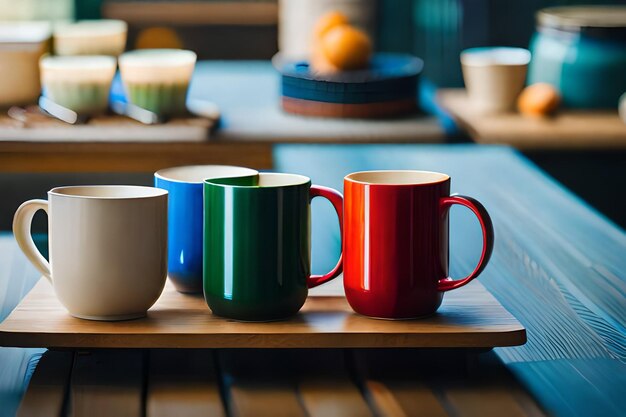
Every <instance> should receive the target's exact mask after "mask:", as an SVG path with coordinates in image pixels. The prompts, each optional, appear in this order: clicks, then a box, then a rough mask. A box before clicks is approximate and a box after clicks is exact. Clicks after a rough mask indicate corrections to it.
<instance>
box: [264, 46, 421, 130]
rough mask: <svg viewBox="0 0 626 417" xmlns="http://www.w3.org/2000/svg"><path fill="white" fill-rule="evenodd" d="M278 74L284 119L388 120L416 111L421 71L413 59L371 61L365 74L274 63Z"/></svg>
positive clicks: (380, 57)
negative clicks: (291, 116) (291, 115)
mask: <svg viewBox="0 0 626 417" xmlns="http://www.w3.org/2000/svg"><path fill="white" fill-rule="evenodd" d="M273 62H274V66H275V67H276V69H277V70H278V71H279V72H280V73H281V88H282V96H281V104H282V107H283V109H284V110H285V111H286V112H288V113H295V114H301V115H307V116H321V117H340V118H377V117H391V116H398V115H401V114H406V113H410V112H413V111H415V110H416V108H417V83H418V78H419V74H420V73H421V71H422V68H423V62H422V60H421V59H419V58H417V57H414V56H412V55H404V54H386V53H380V54H376V55H374V57H373V58H372V60H371V63H370V67H369V68H368V69H366V70H358V71H343V72H338V73H336V74H323V75H322V74H318V73H316V72H314V71H312V70H311V69H310V68H309V64H308V62H306V61H295V62H294V61H287V62H286V61H283V60H281V58H280V57H279V56H276V57H275V58H274V60H273Z"/></svg>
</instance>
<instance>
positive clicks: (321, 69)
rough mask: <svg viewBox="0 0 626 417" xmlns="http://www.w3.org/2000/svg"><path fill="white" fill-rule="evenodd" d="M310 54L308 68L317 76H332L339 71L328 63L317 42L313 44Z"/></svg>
mask: <svg viewBox="0 0 626 417" xmlns="http://www.w3.org/2000/svg"><path fill="white" fill-rule="evenodd" d="M313 45H314V46H313V51H312V52H311V60H310V68H311V70H313V71H314V72H317V73H319V74H332V73H335V72H337V71H339V68H337V67H336V66H334V65H333V64H331V63H330V61H328V59H327V58H326V56H325V55H324V52H323V51H322V48H321V46H320V43H319V42H316V43H314V44H313Z"/></svg>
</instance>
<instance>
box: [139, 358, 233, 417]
mask: <svg viewBox="0 0 626 417" xmlns="http://www.w3.org/2000/svg"><path fill="white" fill-rule="evenodd" d="M148 357H149V365H148V366H149V367H148V377H147V389H146V391H147V392H146V417H169V416H181V417H182V416H185V417H205V416H215V417H219V416H225V415H226V414H225V412H224V408H223V404H222V399H221V397H220V388H219V381H218V376H217V370H216V368H215V358H214V355H213V352H212V351H209V350H204V349H193V350H183V349H167V350H163V349H154V350H150V351H148Z"/></svg>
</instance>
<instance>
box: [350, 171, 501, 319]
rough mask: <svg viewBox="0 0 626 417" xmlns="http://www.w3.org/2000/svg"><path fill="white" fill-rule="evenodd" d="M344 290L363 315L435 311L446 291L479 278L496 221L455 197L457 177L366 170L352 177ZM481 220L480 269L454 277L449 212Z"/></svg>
mask: <svg viewBox="0 0 626 417" xmlns="http://www.w3.org/2000/svg"><path fill="white" fill-rule="evenodd" d="M344 193H345V196H344V204H345V205H344V238H343V245H344V247H343V256H344V260H343V262H344V263H343V265H344V274H343V279H344V287H345V292H346V297H347V299H348V302H349V303H350V305H351V306H352V308H353V309H354V311H356V312H357V313H360V314H363V315H366V316H370V317H377V318H386V319H408V318H414V317H421V316H426V315H430V314H433V313H434V312H435V311H437V309H438V308H439V306H440V305H441V301H442V300H443V293H444V292H445V291H449V290H453V289H456V288H459V287H461V286H463V285H465V284H467V283H468V282H470V281H471V280H473V279H474V278H476V277H477V276H478V275H479V274H480V273H481V272H482V270H483V269H484V268H485V266H486V265H487V262H488V261H489V258H490V256H491V252H492V250H493V240H494V235H493V226H492V223H491V218H490V217H489V214H488V213H487V211H486V210H485V208H484V207H483V205H482V204H480V203H479V202H478V201H476V200H474V199H473V198H471V197H465V196H460V195H453V196H451V195H450V177H449V176H448V175H446V174H440V173H437V172H428V171H365V172H356V173H353V174H350V175H348V176H346V177H345V178H344ZM453 204H459V205H462V206H465V207H467V208H469V209H470V210H471V211H472V212H473V213H474V214H475V215H476V217H478V220H479V222H480V226H481V229H482V232H483V247H482V254H481V256H480V260H479V261H478V266H476V269H474V271H473V272H472V273H471V274H470V275H468V276H467V277H465V278H462V279H458V280H454V279H452V278H450V277H449V276H448V211H449V209H450V206H452V205H453Z"/></svg>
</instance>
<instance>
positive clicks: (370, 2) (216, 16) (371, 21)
mask: <svg viewBox="0 0 626 417" xmlns="http://www.w3.org/2000/svg"><path fill="white" fill-rule="evenodd" d="M312 3H315V4H316V6H315V7H317V8H320V9H322V8H326V9H332V8H338V9H344V10H346V9H349V10H352V11H354V13H353V14H352V17H354V16H356V18H355V20H356V23H357V25H358V26H361V27H363V28H364V29H365V30H366V31H367V33H368V34H370V35H371V36H372V42H373V46H374V50H375V51H377V52H399V53H410V54H413V55H416V56H418V57H420V58H422V59H423V60H424V62H425V66H424V70H423V73H422V78H421V81H420V83H421V84H420V85H421V93H420V94H421V99H422V102H421V103H420V104H421V107H422V110H423V111H425V112H427V113H432V114H434V115H436V116H437V117H438V118H439V121H440V123H441V125H442V126H443V128H444V129H445V133H446V136H447V139H446V141H448V142H468V141H469V139H468V136H467V134H466V133H464V132H463V131H462V130H461V129H459V128H458V126H457V125H456V124H455V123H454V122H453V121H452V120H451V119H450V118H449V117H448V115H447V113H446V112H445V111H443V110H442V109H441V108H440V106H438V105H437V103H436V99H435V97H436V90H437V89H439V88H451V87H462V86H463V76H462V72H461V64H460V60H459V55H460V53H461V51H463V50H464V49H466V48H470V47H480V46H499V45H502V46H508V47H523V48H529V45H530V44H531V40H532V38H533V36H535V35H534V34H536V33H537V21H536V17H535V16H536V13H537V11H538V10H540V9H542V8H545V7H550V6H568V5H582V4H587V5H588V4H623V1H620V0H615V1H611V0H602V1H593V0H582V1H579V0H525V1H518V0H318V1H317V2H310V1H306V0H219V1H218V0H194V1H185V0H179V1H172V0H169V1H160V0H156V1H155V0H47V1H41V0H39V1H37V0H19V1H15V0H0V20H2V21H20V20H48V21H52V22H59V21H66V20H76V19H78V20H82V19H101V18H103V19H120V20H123V21H125V22H127V23H128V37H127V44H126V49H127V50H130V49H137V48H184V49H190V50H193V51H194V52H196V53H197V55H198V60H199V61H202V60H229V61H235V60H269V59H270V58H272V57H273V56H274V55H275V54H276V53H277V52H278V51H279V50H287V49H289V48H290V47H292V46H291V44H293V43H295V42H296V41H295V39H296V38H297V37H298V36H300V37H301V36H303V35H302V34H298V28H299V27H301V26H300V25H301V24H302V25H303V26H302V27H305V26H306V24H309V25H310V24H311V23H310V22H305V21H304V20H306V16H303V13H302V10H304V8H306V7H309V8H310V7H312V6H311V4H312ZM307 36H308V34H307ZM625 77H626V75H625ZM614 110H615V108H614ZM589 140H590V141H592V140H593V138H589ZM618 148H619V149H606V148H595V147H590V149H585V148H584V147H583V148H580V149H579V148H576V149H573V148H567V149H560V148H559V147H558V146H557V147H555V148H553V149H549V150H545V149H542V150H533V149H526V150H523V152H524V153H525V155H526V156H528V157H529V158H530V159H531V160H532V161H534V162H535V163H537V164H538V165H539V166H540V167H542V168H543V169H545V170H546V171H547V172H548V173H550V174H551V175H552V176H554V177H555V178H556V179H557V180H559V181H561V182H562V183H563V184H564V185H566V186H567V187H569V188H570V189H572V190H573V191H575V192H576V193H578V194H579V195H580V196H581V197H582V198H583V199H585V200H586V201H587V202H589V203H590V204H592V205H593V206H595V207H596V208H598V209H599V210H600V211H601V212H602V213H604V214H605V215H607V216H608V217H609V218H611V219H612V220H613V221H615V222H616V223H617V224H619V225H621V226H622V227H624V226H625V225H626V198H625V197H623V196H621V195H619V193H607V192H606V191H607V190H618V189H622V188H623V187H624V186H625V184H624V182H625V180H624V177H625V176H626V175H625V173H624V166H625V165H626V164H625V156H624V155H625V154H624V151H623V150H621V149H623V148H622V147H618ZM115 175H119V178H115V179H116V181H124V182H129V183H150V181H151V180H150V174H132V175H131V174H129V175H123V174H115ZM113 176H114V175H113V174H111V175H107V174H89V173H80V174H78V173H76V174H62V173H56V174H50V175H40V174H34V173H33V174H31V173H20V174H0V189H3V190H7V191H8V192H7V194H5V196H6V198H5V200H4V201H2V202H1V203H0V229H1V230H8V229H10V219H11V218H12V213H13V212H14V210H15V208H16V206H17V204H18V203H19V202H20V201H23V200H25V199H27V198H30V197H32V196H33V194H42V193H43V192H44V191H45V190H47V189H49V188H50V186H52V185H54V184H60V183H65V184H69V183H81V182H82V183H84V182H108V181H110V180H111V178H113ZM598 183H601V184H603V186H602V187H598ZM40 227H43V223H41V224H40Z"/></svg>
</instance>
